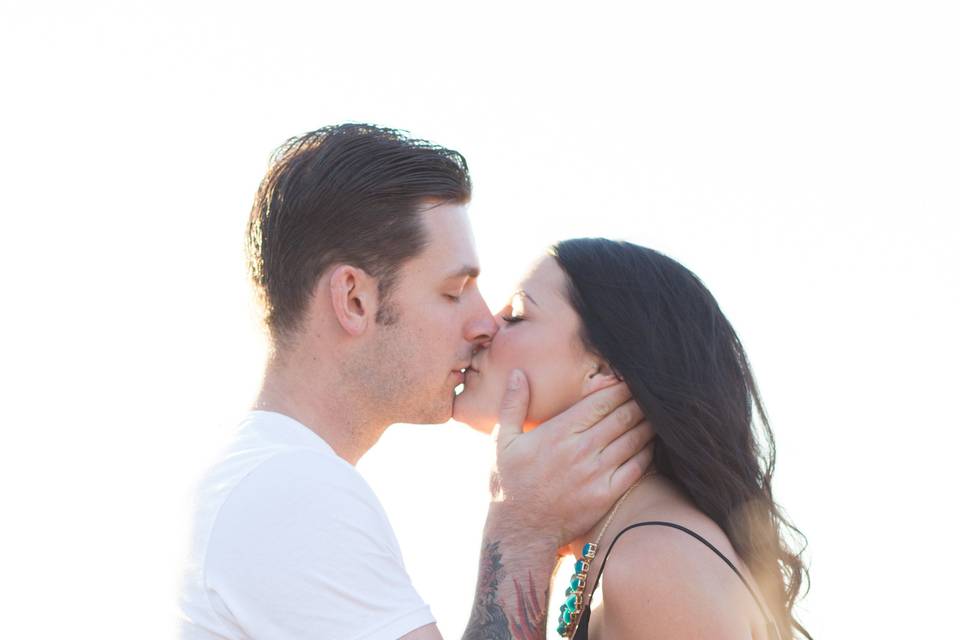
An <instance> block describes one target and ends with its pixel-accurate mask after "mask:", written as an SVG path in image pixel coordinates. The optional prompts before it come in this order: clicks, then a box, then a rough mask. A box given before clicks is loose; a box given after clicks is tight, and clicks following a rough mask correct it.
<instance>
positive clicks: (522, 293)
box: [513, 289, 540, 307]
mask: <svg viewBox="0 0 960 640" xmlns="http://www.w3.org/2000/svg"><path fill="white" fill-rule="evenodd" d="M513 295H515V296H520V297H521V298H525V299H527V300H529V301H530V302H532V303H533V304H536V305H537V306H538V307H539V306H540V305H539V304H537V301H536V300H534V299H533V296H531V295H530V294H529V293H527V292H526V291H524V290H523V289H517V290H516V291H514V292H513Z"/></svg>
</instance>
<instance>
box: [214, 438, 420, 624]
mask: <svg viewBox="0 0 960 640" xmlns="http://www.w3.org/2000/svg"><path fill="white" fill-rule="evenodd" d="M205 582H206V589H207V595H208V597H209V598H210V604H211V606H212V607H213V608H214V609H215V610H217V611H218V612H220V614H221V615H222V616H223V617H224V618H225V619H230V620H231V621H232V624H236V625H238V626H239V627H240V629H238V631H241V632H242V633H243V634H244V635H246V636H249V637H251V638H269V639H271V640H272V639H278V640H286V639H293V638H311V639H316V638H337V639H340V640H396V638H399V637H401V636H403V635H405V634H407V633H409V632H410V631H413V630H414V629H417V628H419V627H422V626H424V625H426V624H430V623H432V622H434V618H433V616H432V614H431V612H430V609H429V607H428V606H427V605H426V604H425V603H424V602H423V600H422V599H421V598H420V596H419V594H417V592H416V590H415V589H414V588H413V585H412V584H411V582H410V578H409V576H408V575H407V572H406V569H405V568H404V566H403V559H402V557H401V555H400V548H399V545H398V544H397V540H396V537H395V535H394V533H393V530H392V528H391V527H390V523H389V522H388V521H387V518H386V515H385V514H384V512H383V509H382V508H381V506H380V503H379V502H378V501H377V499H376V496H374V494H373V492H372V490H371V489H370V487H369V486H368V485H367V484H366V482H365V481H364V480H363V478H362V477H361V476H360V475H359V474H358V473H357V471H356V470H355V469H353V467H351V466H350V465H348V464H346V463H344V462H343V461H341V460H339V459H332V458H331V457H330V456H325V455H323V454H321V453H315V452H311V451H302V450H301V451H296V452H291V453H280V454H277V455H274V456H273V457H272V458H270V459H269V460H267V461H265V462H264V463H262V464H260V465H259V466H258V467H257V468H256V469H255V470H254V471H252V472H251V473H250V474H249V475H248V476H247V477H246V478H244V479H243V481H241V482H240V484H238V485H237V487H236V488H234V489H233V491H232V493H231V494H230V496H229V497H228V498H227V500H226V502H225V503H224V505H223V507H222V508H221V510H220V512H219V513H218V514H217V518H216V520H215V524H214V528H213V530H212V532H211V536H210V546H209V548H208V550H207V553H206V566H205Z"/></svg>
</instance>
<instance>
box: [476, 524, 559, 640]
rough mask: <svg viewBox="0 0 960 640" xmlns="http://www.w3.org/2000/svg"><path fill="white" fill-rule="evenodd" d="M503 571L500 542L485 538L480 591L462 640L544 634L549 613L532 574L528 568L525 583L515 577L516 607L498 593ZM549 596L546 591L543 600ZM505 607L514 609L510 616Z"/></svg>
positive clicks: (515, 639)
mask: <svg viewBox="0 0 960 640" xmlns="http://www.w3.org/2000/svg"><path fill="white" fill-rule="evenodd" d="M504 574H505V571H504V567H503V556H502V554H501V553H500V543H499V542H498V541H492V542H491V541H487V542H485V544H484V546H483V553H482V554H481V557H480V576H479V579H478V580H477V595H476V599H475V600H474V603H473V611H472V612H471V614H470V622H469V624H468V625H467V630H466V632H465V633H464V635H463V640H540V639H542V638H543V637H544V634H545V622H546V617H545V613H544V607H543V605H542V604H541V600H540V598H539V596H538V595H537V588H536V584H535V582H534V579H533V574H532V573H531V572H530V571H527V585H526V587H524V586H523V585H522V584H521V581H520V580H519V579H517V578H513V590H514V607H507V606H505V597H504V596H502V595H500V594H499V590H500V588H501V586H502V582H503V579H504ZM504 588H506V587H504ZM546 599H547V598H546V593H544V598H543V602H546ZM505 609H513V611H511V613H510V615H509V616H508V615H507V613H506V611H505Z"/></svg>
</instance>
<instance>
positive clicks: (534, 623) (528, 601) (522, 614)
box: [510, 571, 547, 640]
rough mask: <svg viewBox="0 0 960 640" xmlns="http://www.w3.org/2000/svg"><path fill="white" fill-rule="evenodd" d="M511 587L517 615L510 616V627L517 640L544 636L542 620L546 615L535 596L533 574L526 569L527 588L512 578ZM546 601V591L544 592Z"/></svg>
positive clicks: (535, 589)
mask: <svg viewBox="0 0 960 640" xmlns="http://www.w3.org/2000/svg"><path fill="white" fill-rule="evenodd" d="M513 588H514V589H515V591H516V597H517V615H516V616H510V629H511V630H512V631H513V637H514V638H516V639H517V640H538V638H543V636H544V622H545V620H546V616H545V615H544V612H543V607H541V606H540V599H539V598H538V597H537V587H536V585H535V584H534V583H533V574H532V573H530V571H527V588H526V590H524V588H523V587H522V586H521V585H520V581H519V580H517V579H516V578H514V579H513ZM543 599H544V601H546V599H547V597H546V593H544V598H543Z"/></svg>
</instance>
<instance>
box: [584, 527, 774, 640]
mask: <svg viewBox="0 0 960 640" xmlns="http://www.w3.org/2000/svg"><path fill="white" fill-rule="evenodd" d="M654 526H656V527H670V528H671V529H676V530H678V531H683V532H684V533H686V534H687V535H689V536H692V537H694V538H696V539H697V540H699V541H700V542H702V543H703V544H704V545H705V546H706V547H707V548H708V549H710V551H713V552H714V553H715V554H717V556H718V557H719V558H720V559H721V560H723V561H724V562H725V563H726V565H727V566H728V567H730V569H732V570H733V572H734V573H735V574H737V577H738V578H740V582H742V583H743V586H745V587H746V588H747V591H749V592H750V596H751V597H752V598H753V601H754V602H756V603H757V607H758V608H759V609H760V614H761V615H762V616H763V619H764V621H765V622H766V623H767V637H768V638H774V637H776V638H777V640H782V637H781V636H780V629H778V628H777V625H776V624H774V623H773V621H772V620H770V618H768V617H767V610H766V609H765V608H764V607H763V603H762V601H761V600H760V598H759V596H757V594H756V592H754V590H753V587H751V586H750V583H749V582H747V580H746V578H744V577H743V574H742V573H740V571H739V570H737V568H736V567H735V566H734V565H733V563H732V562H730V560H729V558H727V556H725V555H723V553H722V552H721V551H720V550H719V549H717V548H716V547H715V546H713V545H712V544H710V541H709V540H707V539H706V538H704V537H703V536H701V535H700V534H699V533H697V532H696V531H691V530H690V529H687V528H686V527H684V526H682V525H679V524H676V523H673V522H662V521H660V520H651V521H649V522H638V523H636V524H632V525H630V526H629V527H626V528H625V529H623V530H622V531H620V533H618V534H617V535H616V537H615V538H614V539H613V542H611V543H610V546H609V547H608V548H607V553H606V554H605V555H604V556H603V562H601V563H600V570H599V571H598V572H597V580H596V582H594V583H593V590H592V591H591V592H590V599H591V600H593V593H594V591H596V590H597V586H598V585H599V584H600V576H601V575H603V568H604V567H605V566H606V565H607V558H609V557H610V552H611V551H613V546H614V545H615V544H617V540H619V539H620V536H622V535H623V534H625V533H626V532H627V531H630V530H631V529H636V528H637V527H654Z"/></svg>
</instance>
